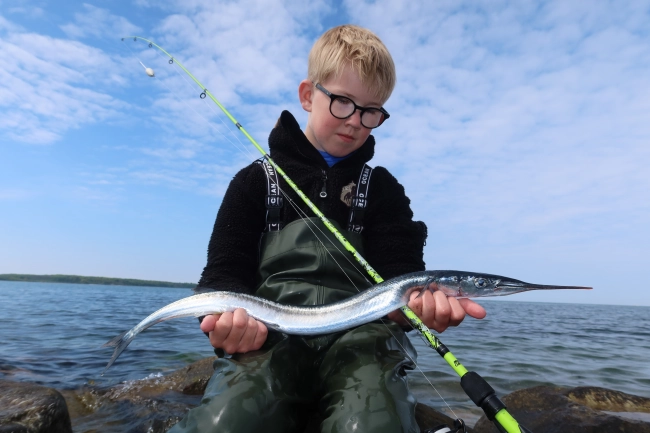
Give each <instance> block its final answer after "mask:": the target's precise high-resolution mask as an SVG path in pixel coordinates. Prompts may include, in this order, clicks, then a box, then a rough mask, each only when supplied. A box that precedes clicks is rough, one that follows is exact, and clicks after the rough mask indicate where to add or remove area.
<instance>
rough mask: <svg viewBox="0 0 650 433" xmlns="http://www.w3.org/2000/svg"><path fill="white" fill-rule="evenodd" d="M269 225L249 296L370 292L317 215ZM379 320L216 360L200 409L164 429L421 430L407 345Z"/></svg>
mask: <svg viewBox="0 0 650 433" xmlns="http://www.w3.org/2000/svg"><path fill="white" fill-rule="evenodd" d="M366 167H367V166H366ZM265 169H266V170H267V173H269V174H270V176H272V175H273V174H272V173H270V172H269V171H272V169H270V168H269V167H268V166H267V167H265ZM364 172H366V168H365V167H364V170H363V171H362V176H363V175H364ZM367 173H369V172H367ZM270 176H269V177H270ZM359 183H360V184H361V179H360V182H359ZM276 185H277V181H276V182H269V195H268V196H267V209H269V211H270V212H271V211H275V214H276V217H277V214H278V212H277V208H276V209H274V208H273V206H269V203H271V204H273V201H274V200H276V199H277V198H278V197H279V195H277V192H275V191H273V189H274V186H276ZM278 200H280V199H278ZM280 202H281V201H280ZM280 206H281V205H280ZM355 206H357V205H356V204H355V205H354V206H353V212H351V223H350V226H349V227H350V228H351V229H352V231H345V232H344V233H345V236H346V238H347V239H348V241H349V242H350V243H351V244H352V245H353V246H354V247H355V248H356V249H357V250H358V251H359V252H360V253H361V254H363V248H362V247H363V245H362V242H361V236H360V231H361V230H362V227H361V226H358V225H355V224H356V222H357V221H356V219H355V217H353V214H354V209H360V208H359V207H355ZM363 206H365V203H363ZM268 221H269V218H268V216H267V222H268ZM334 224H335V223H334ZM335 225H336V224H335ZM268 229H269V231H268V232H266V233H265V234H264V235H263V237H262V240H261V243H260V266H259V269H258V275H257V277H258V278H257V281H258V284H257V287H256V290H255V295H256V296H260V297H263V298H267V299H271V300H273V301H276V302H281V303H284V304H291V305H319V304H329V303H332V302H336V301H340V300H342V299H346V298H348V297H350V296H353V295H355V294H356V293H358V292H359V291H362V290H364V289H366V288H368V287H370V286H371V283H370V282H369V281H368V280H367V279H366V277H365V273H364V271H363V270H362V269H361V268H360V267H359V266H358V265H357V264H356V262H354V259H353V258H352V257H351V255H349V253H347V252H346V251H345V250H344V249H343V248H342V247H340V246H339V242H338V240H336V239H335V238H334V235H332V234H331V232H330V231H329V230H328V229H327V228H326V227H325V226H324V224H323V223H322V222H321V221H320V220H319V219H318V218H308V219H305V220H298V221H294V222H292V223H290V224H288V225H287V226H286V227H284V228H283V229H282V230H279V229H280V226H279V224H277V220H276V222H275V223H273V222H270V223H269V224H268ZM337 229H339V230H340V228H339V227H338V226H337ZM355 231H357V232H355ZM325 238H327V239H325ZM319 239H320V240H319ZM321 241H322V242H321ZM385 322H386V324H384V323H369V324H366V325H363V326H360V327H358V328H354V329H351V330H348V331H345V332H339V333H336V334H328V335H322V336H314V337H305V336H289V335H286V334H281V333H277V332H270V333H269V336H268V338H267V340H266V342H265V343H264V345H263V346H262V348H261V349H260V350H256V351H254V352H249V353H245V354H235V355H233V356H232V357H231V358H220V359H217V360H216V361H215V362H214V368H215V373H214V375H213V376H212V378H211V379H210V382H209V383H208V385H207V387H206V390H205V394H204V396H203V399H202V400H201V405H200V406H199V407H197V408H195V409H192V410H191V411H190V412H189V413H188V414H187V416H186V417H185V418H183V419H182V420H181V421H180V422H179V423H178V424H176V425H175V426H174V427H173V428H172V429H171V430H170V433H189V432H197V433H198V432H202V433H230V432H232V433H242V432H247V433H248V432H251V433H257V432H259V433H293V432H295V433H302V432H303V431H304V430H305V426H306V425H307V424H310V425H313V420H314V418H315V417H318V419H319V420H320V431H321V432H322V433H330V432H331V433H339V432H341V433H342V432H359V433H361V432H363V433H375V432H376V433H380V432H381V433H392V432H408V433H416V432H419V431H420V429H419V428H418V426H417V423H416V421H415V404H416V401H415V398H414V397H413V396H412V395H411V393H410V391H409V389H408V383H407V378H406V370H409V369H412V368H413V367H414V365H413V362H412V361H411V359H413V360H415V357H416V353H415V349H414V348H413V346H412V345H411V343H410V341H409V340H408V338H407V337H406V335H405V334H404V332H403V331H402V329H401V328H400V327H399V326H397V325H395V324H394V323H393V322H389V321H385ZM407 353H408V355H407Z"/></svg>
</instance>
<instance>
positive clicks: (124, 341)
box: [101, 331, 133, 376]
mask: <svg viewBox="0 0 650 433" xmlns="http://www.w3.org/2000/svg"><path fill="white" fill-rule="evenodd" d="M128 332H129V331H124V332H122V333H121V334H120V335H118V336H117V337H114V338H112V339H111V340H110V341H108V342H107V343H106V344H104V345H103V346H102V347H114V348H115V350H114V351H113V356H111V359H110V360H109V361H108V364H106V368H104V371H102V374H101V375H102V376H103V375H104V373H106V370H108V369H109V368H110V366H111V365H113V363H114V362H115V360H116V359H117V358H118V357H119V356H120V354H121V353H122V352H123V351H124V349H126V347H127V346H128V345H129V343H131V340H133V337H130V338H125V337H126V334H127V333H128Z"/></svg>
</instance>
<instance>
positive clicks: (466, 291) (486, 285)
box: [431, 271, 529, 298]
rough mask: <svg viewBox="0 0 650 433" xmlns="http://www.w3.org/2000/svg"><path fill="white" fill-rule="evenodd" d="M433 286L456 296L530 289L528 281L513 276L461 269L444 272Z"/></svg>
mask: <svg viewBox="0 0 650 433" xmlns="http://www.w3.org/2000/svg"><path fill="white" fill-rule="evenodd" d="M431 288H432V289H433V290H439V291H441V292H443V293H444V294H445V295H447V296H452V297H455V298H480V297H484V296H503V295H510V294H513V293H518V292H523V291H526V290H529V289H528V288H527V285H526V283H524V282H522V281H519V280H515V279H512V278H508V277H502V276H499V275H491V274H481V273H473V272H461V271H447V272H445V273H443V274H442V275H440V276H439V277H438V278H437V279H436V282H435V287H434V285H433V284H432V285H431Z"/></svg>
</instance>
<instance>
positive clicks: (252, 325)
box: [237, 316, 258, 353]
mask: <svg viewBox="0 0 650 433" xmlns="http://www.w3.org/2000/svg"><path fill="white" fill-rule="evenodd" d="M257 330H258V328H257V322H256V320H255V319H253V318H252V317H250V316H249V317H248V325H247V326H246V331H244V335H242V337H241V341H240V343H239V347H238V348H237V352H239V353H246V352H249V351H250V350H252V347H253V342H254V341H255V336H256V335H257Z"/></svg>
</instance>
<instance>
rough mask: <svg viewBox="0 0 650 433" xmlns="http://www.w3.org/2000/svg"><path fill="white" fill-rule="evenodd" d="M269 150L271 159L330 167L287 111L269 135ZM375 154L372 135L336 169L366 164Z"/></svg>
mask: <svg viewBox="0 0 650 433" xmlns="http://www.w3.org/2000/svg"><path fill="white" fill-rule="evenodd" d="M269 149H270V150H271V158H274V159H275V158H276V157H277V156H280V155H281V156H285V157H289V158H296V159H301V160H304V161H310V162H312V163H316V164H318V165H319V166H321V167H323V168H327V167H328V166H327V163H326V162H325V159H323V157H322V156H321V154H320V153H319V152H318V150H316V148H315V147H314V146H313V145H312V144H311V142H310V141H309V140H308V139H307V137H306V136H305V133H304V132H303V131H302V129H300V125H298V122H297V121H296V119H295V117H293V115H292V114H291V113H289V112H288V111H286V110H285V111H283V112H282V114H281V115H280V119H278V122H277V123H276V125H275V128H273V130H272V131H271V134H270V135H269ZM278 154H279V155H278ZM374 154H375V138H374V137H373V136H372V135H370V136H368V139H367V140H366V142H365V143H363V145H362V146H361V147H360V148H359V149H357V151H356V152H354V154H353V155H351V156H350V157H349V158H346V159H344V160H343V161H341V162H339V163H338V164H336V165H335V167H337V166H341V165H348V164H354V163H366V162H368V161H370V160H371V159H372V157H373V155H374Z"/></svg>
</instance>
